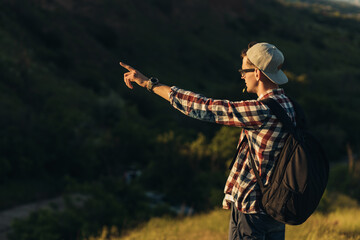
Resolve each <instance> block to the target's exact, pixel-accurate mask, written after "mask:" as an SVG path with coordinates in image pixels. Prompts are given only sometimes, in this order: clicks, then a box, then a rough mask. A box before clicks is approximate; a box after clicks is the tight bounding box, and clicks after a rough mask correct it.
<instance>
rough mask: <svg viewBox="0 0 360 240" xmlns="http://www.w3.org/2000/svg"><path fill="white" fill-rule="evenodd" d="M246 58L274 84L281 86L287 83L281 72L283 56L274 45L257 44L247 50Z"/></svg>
mask: <svg viewBox="0 0 360 240" xmlns="http://www.w3.org/2000/svg"><path fill="white" fill-rule="evenodd" d="M246 56H247V57H248V59H249V60H250V61H251V62H252V63H253V64H254V65H255V66H256V67H257V68H258V69H259V70H260V71H261V72H262V73H264V74H265V75H266V76H267V77H268V78H269V79H270V80H271V81H273V82H274V83H276V84H278V85H281V84H284V83H287V82H288V78H287V77H286V75H285V73H284V72H283V71H282V70H281V67H282V64H283V63H284V55H283V54H282V52H281V51H280V50H279V49H277V48H276V47H275V46H274V45H272V44H269V43H257V44H255V45H254V46H252V47H251V48H249V49H248V50H247V52H246Z"/></svg>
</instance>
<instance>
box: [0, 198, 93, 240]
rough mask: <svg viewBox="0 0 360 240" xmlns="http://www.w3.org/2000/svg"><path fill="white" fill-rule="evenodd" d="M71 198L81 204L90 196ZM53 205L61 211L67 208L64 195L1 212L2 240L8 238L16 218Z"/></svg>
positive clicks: (0, 232)
mask: <svg viewBox="0 0 360 240" xmlns="http://www.w3.org/2000/svg"><path fill="white" fill-rule="evenodd" d="M70 197H71V199H72V200H73V202H74V203H75V204H77V205H79V206H81V205H82V203H83V202H84V201H85V200H86V199H87V198H88V197H86V196H84V195H81V194H72V195H71V196H70ZM51 205H55V206H57V209H59V210H60V211H61V210H63V209H64V208H65V203H64V199H63V196H60V197H57V198H53V199H47V200H42V201H38V202H35V203H29V204H25V205H21V206H17V207H14V208H11V209H7V210H4V211H1V212H0V240H7V237H6V235H7V233H8V232H9V230H10V227H11V223H12V221H13V220H14V219H23V218H26V217H28V216H29V215H30V213H32V212H35V211H37V210H40V209H46V208H48V209H51V207H50V206H51Z"/></svg>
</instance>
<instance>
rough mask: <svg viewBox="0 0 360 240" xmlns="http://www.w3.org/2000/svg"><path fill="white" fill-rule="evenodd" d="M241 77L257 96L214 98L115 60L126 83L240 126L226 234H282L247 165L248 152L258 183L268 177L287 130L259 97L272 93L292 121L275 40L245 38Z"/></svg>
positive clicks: (229, 188) (251, 236)
mask: <svg viewBox="0 0 360 240" xmlns="http://www.w3.org/2000/svg"><path fill="white" fill-rule="evenodd" d="M242 58H243V59H242V69H241V70H239V71H240V73H241V78H242V79H244V80H245V83H246V88H247V91H248V92H249V93H256V94H257V96H258V99H257V100H248V101H237V102H232V101H228V100H214V99H211V98H206V97H203V96H201V95H199V94H195V93H193V92H190V91H185V90H182V89H179V88H177V87H175V86H174V87H168V86H166V85H164V84H160V83H159V81H158V80H157V79H154V78H150V80H149V79H148V78H147V77H145V76H144V75H143V74H141V73H140V72H139V71H137V70H135V69H134V68H132V67H130V66H128V65H126V64H124V63H120V65H121V66H123V67H124V68H126V69H127V70H129V72H127V73H125V74H124V81H125V83H126V85H127V86H128V87H129V88H131V89H132V88H133V86H132V83H133V82H135V83H136V84H138V85H139V86H141V87H146V88H147V89H148V90H149V91H152V92H154V93H155V94H157V95H159V96H161V97H163V98H164V99H166V100H168V101H169V102H170V103H171V104H172V105H173V107H174V108H176V109H178V110H179V111H181V112H183V113H184V114H186V115H188V116H191V117H193V118H197V119H200V120H205V121H210V122H216V123H219V124H223V125H230V126H237V127H242V133H241V135H240V140H239V144H238V149H239V150H238V153H237V156H236V159H235V162H234V164H233V166H232V169H231V172H230V174H229V177H228V179H227V182H226V185H225V189H224V193H225V197H224V200H223V208H225V209H231V217H230V224H229V225H230V226H229V239H231V240H233V239H284V238H285V225H284V224H282V223H279V222H277V221H275V220H274V219H272V218H271V217H270V216H268V215H267V214H266V213H265V212H264V211H263V210H262V208H261V190H260V187H259V184H258V183H257V180H256V176H255V174H254V171H253V169H252V167H251V163H250V160H249V159H250V155H251V156H252V157H253V159H254V160H255V165H256V167H257V169H258V171H259V175H260V178H261V180H262V182H263V185H264V186H266V185H267V184H268V183H269V177H270V175H271V173H272V170H273V168H274V166H275V162H276V160H277V158H278V156H279V153H280V151H281V149H282V147H283V146H284V140H285V137H286V135H287V134H286V133H285V132H284V131H283V130H282V128H281V127H282V124H281V123H280V122H279V120H277V119H276V117H275V116H274V115H273V114H272V113H271V111H270V109H269V107H268V106H266V105H265V104H263V103H262V102H261V101H260V100H262V99H265V98H273V99H275V100H276V101H278V102H279V103H280V104H281V106H282V107H283V108H284V109H285V110H286V112H287V114H288V115H289V117H290V118H291V119H292V121H293V123H294V124H295V112H294V108H293V105H292V103H291V102H290V100H289V99H288V97H286V96H285V94H284V90H283V89H281V88H279V85H280V84H284V83H287V81H288V79H287V77H286V75H285V74H284V73H283V72H282V70H281V67H282V64H283V62H284V56H283V54H282V53H281V51H280V50H278V49H277V48H276V47H275V46H274V45H271V44H268V43H257V44H252V43H251V44H249V46H248V49H245V50H243V52H242Z"/></svg>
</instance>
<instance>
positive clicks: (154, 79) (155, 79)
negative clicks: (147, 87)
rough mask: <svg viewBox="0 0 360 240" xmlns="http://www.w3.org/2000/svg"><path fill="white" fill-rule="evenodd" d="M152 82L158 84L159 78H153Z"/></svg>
mask: <svg viewBox="0 0 360 240" xmlns="http://www.w3.org/2000/svg"><path fill="white" fill-rule="evenodd" d="M150 81H151V82H152V83H157V82H158V81H159V80H158V79H157V78H151V79H150Z"/></svg>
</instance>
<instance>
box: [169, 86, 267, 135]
mask: <svg viewBox="0 0 360 240" xmlns="http://www.w3.org/2000/svg"><path fill="white" fill-rule="evenodd" d="M169 99H170V103H171V105H172V106H173V107H174V108H176V109H178V110H179V111H180V112H182V113H184V114H185V115H187V116H189V117H193V118H196V119H199V120H203V121H209V122H215V123H218V124H223V125H229V126H236V127H243V128H245V129H246V128H248V129H257V128H259V127H261V126H262V124H263V123H264V122H265V120H266V119H267V118H269V117H270V110H269V108H268V107H267V106H266V105H264V104H262V103H261V102H259V101H255V100H250V101H236V102H232V101H229V100H215V99H212V98H206V97H204V96H202V95H200V94H196V93H193V92H191V91H186V90H183V89H179V88H177V87H175V86H173V87H171V91H170V94H169Z"/></svg>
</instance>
